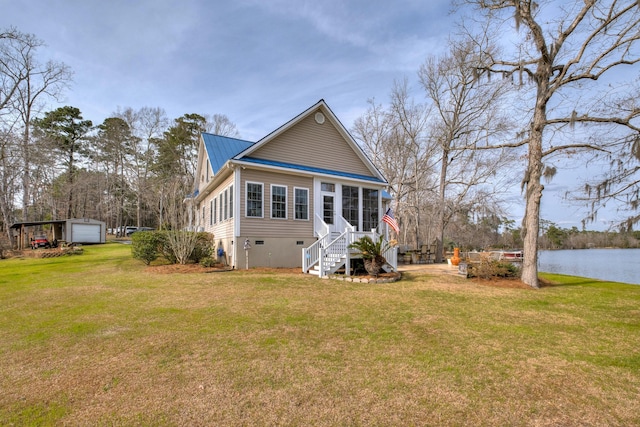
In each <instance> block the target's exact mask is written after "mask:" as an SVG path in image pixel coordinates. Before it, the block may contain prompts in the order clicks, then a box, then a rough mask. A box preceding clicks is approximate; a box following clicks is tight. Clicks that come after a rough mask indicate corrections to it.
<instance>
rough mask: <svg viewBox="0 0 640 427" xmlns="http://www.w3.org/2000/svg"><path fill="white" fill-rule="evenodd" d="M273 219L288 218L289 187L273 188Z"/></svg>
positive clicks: (279, 186) (277, 186)
mask: <svg viewBox="0 0 640 427" xmlns="http://www.w3.org/2000/svg"><path fill="white" fill-rule="evenodd" d="M271 218H277V219H286V218H287V187H285V186H282V185H272V186H271Z"/></svg>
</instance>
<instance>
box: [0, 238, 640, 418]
mask: <svg viewBox="0 0 640 427" xmlns="http://www.w3.org/2000/svg"><path fill="white" fill-rule="evenodd" d="M84 249H85V252H84V254H83V255H79V256H70V257H64V258H53V259H51V258H49V259H10V260H2V261H0V425H82V426H85V425H92V426H93V425H110V426H111V425H176V426H178V425H179V426H183V425H300V426H308V425H349V426H359V425H367V426H368V425H381V426H388V425H399V426H407V425H473V426H497V425H499V426H520V425H521V426H585V425H589V426H604V425H606V426H616V425H619V426H631V425H640V399H638V396H640V286H637V285H624V284H617V283H604V282H595V281H592V280H589V279H582V278H573V277H566V276H556V275H553V276H552V275H545V278H546V279H549V280H551V281H553V282H555V283H557V284H556V285H553V286H547V287H543V288H542V289H540V290H529V289H517V288H499V287H490V286H481V285H478V284H476V283H474V282H472V281H469V280H466V279H463V278H459V277H450V276H446V277H438V276H430V275H426V274H423V275H419V274H405V276H404V278H403V280H401V281H399V282H396V283H391V284H384V285H373V284H363V283H347V282H339V281H332V280H320V279H317V278H315V277H309V276H305V275H302V274H299V273H294V272H291V271H288V270H287V271H277V270H271V271H256V270H252V271H249V272H245V271H233V272H226V273H210V274H203V273H180V274H178V273H174V274H162V273H160V272H158V271H154V270H150V269H148V268H147V267H145V266H144V265H143V264H142V263H141V262H139V261H136V260H133V259H132V258H131V256H130V247H129V246H125V245H121V244H116V243H111V244H106V245H100V246H85V248H84Z"/></svg>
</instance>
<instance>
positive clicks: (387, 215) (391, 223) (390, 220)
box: [382, 208, 400, 234]
mask: <svg viewBox="0 0 640 427" xmlns="http://www.w3.org/2000/svg"><path fill="white" fill-rule="evenodd" d="M382 220H383V221H384V222H386V223H387V224H389V226H390V227H391V228H393V229H394V230H395V232H396V234H400V227H398V222H397V221H396V219H395V218H394V217H393V212H391V208H389V209H387V213H385V214H384V216H383V217H382Z"/></svg>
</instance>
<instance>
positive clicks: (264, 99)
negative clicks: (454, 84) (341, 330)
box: [0, 0, 608, 229]
mask: <svg viewBox="0 0 640 427" xmlns="http://www.w3.org/2000/svg"><path fill="white" fill-rule="evenodd" d="M0 11H1V13H0V28H7V27H9V26H15V27H17V28H18V29H19V30H20V31H22V32H27V33H33V34H35V35H36V36H37V37H39V38H40V39H42V40H44V41H45V43H46V44H47V46H46V47H45V48H44V49H42V50H41V51H40V55H41V58H43V59H54V60H58V61H62V62H65V63H66V64H67V65H69V66H70V67H71V68H72V70H73V71H74V73H75V74H74V82H73V85H72V87H71V89H70V90H69V91H67V93H66V99H65V100H63V102H62V104H63V105H72V106H75V107H78V108H79V109H80V110H81V111H82V113H83V115H84V117H85V119H90V120H92V121H93V122H94V124H98V123H101V122H102V121H103V120H104V119H105V118H107V117H109V116H110V115H111V114H112V113H113V112H114V111H115V110H116V109H117V108H118V107H123V108H125V107H132V108H134V109H138V108H141V107H144V106H149V107H162V108H164V109H165V111H166V112H167V114H168V116H169V117H170V118H172V119H173V118H177V117H179V116H182V115H183V114H186V113H198V114H216V113H219V114H225V115H227V116H228V117H229V119H230V120H231V121H232V122H234V123H235V124H236V126H237V128H238V130H239V132H240V135H241V137H242V138H244V139H248V140H257V139H259V138H261V137H263V136H265V135H266V134H267V133H269V132H271V131H272V130H274V129H275V128H277V127H278V126H280V125H281V124H283V123H284V122H286V121H287V120H289V119H290V118H292V117H294V116H295V115H297V114H298V113H300V112H301V111H303V110H304V109H306V108H308V107H309V106H311V105H313V104H314V103H315V102H317V101H318V100H319V99H324V100H325V101H326V102H327V103H328V104H329V106H330V107H331V108H332V109H333V111H334V112H335V113H336V115H337V116H338V117H339V118H340V120H341V121H342V123H343V124H344V125H345V126H346V127H347V128H351V126H352V124H353V122H354V120H355V119H356V118H357V117H359V116H361V115H362V114H363V113H364V112H365V111H366V109H367V107H368V105H367V100H368V99H370V98H375V99H376V101H377V102H382V103H386V102H387V100H388V95H389V92H390V90H391V87H392V85H393V82H394V80H399V79H402V78H404V77H407V78H408V79H409V82H410V84H414V85H416V83H417V77H416V72H417V70H418V68H419V66H420V65H421V64H422V63H423V62H424V60H425V59H426V57H427V56H428V55H432V54H439V53H442V49H443V48H444V46H445V44H446V40H447V38H448V37H449V35H450V33H451V32H452V31H454V29H455V27H454V22H455V18H454V17H453V16H452V15H450V13H449V11H450V1H449V0H429V1H422V0H399V1H393V2H390V1H378V0H365V1H362V0H349V1H345V0H323V1H307V0H234V1H219V0H209V1H207V0H175V1H174V0H138V1H128V0H112V1H108V2H102V1H93V0H60V1H51V0H47V1H45V0H31V1H28V2H26V1H25V2H21V1H15V0H0ZM416 86H417V85H416ZM416 94H418V95H420V94H419V92H418V91H416ZM420 96H421V95H420ZM55 107H57V105H55V106H52V108H55ZM564 175H566V176H563V177H562V180H560V179H558V180H554V183H552V185H548V186H547V190H546V191H545V196H544V197H543V215H542V216H543V218H545V219H550V220H552V221H554V222H556V223H558V224H559V225H560V226H562V227H567V228H569V227H571V226H573V225H575V226H578V227H579V228H580V223H579V221H580V218H581V217H582V214H581V213H580V212H579V211H578V210H576V209H575V208H571V207H568V206H566V205H563V204H562V201H561V199H559V195H560V194H562V193H563V192H564V190H566V189H567V188H569V187H570V186H571V185H573V184H571V181H572V180H573V179H574V178H575V177H577V176H579V175H580V171H575V170H574V171H570V172H569V173H566V174H564ZM514 187H515V188H519V182H518V183H514ZM515 200H516V202H515V203H513V204H512V206H511V208H510V209H509V211H510V212H511V213H512V214H513V218H514V219H516V220H517V221H519V220H520V219H521V215H522V211H523V208H522V205H523V204H524V202H522V203H520V200H521V199H520V198H519V197H516V198H515ZM601 219H602V220H604V222H606V221H607V220H608V218H601ZM602 227H603V225H601V224H594V225H593V226H590V227H589V228H592V229H599V228H602Z"/></svg>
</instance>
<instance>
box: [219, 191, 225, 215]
mask: <svg viewBox="0 0 640 427" xmlns="http://www.w3.org/2000/svg"><path fill="white" fill-rule="evenodd" d="M223 198H224V193H220V194H219V195H218V222H222V220H223V218H224V217H223V216H222V211H223V210H224V203H223Z"/></svg>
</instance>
